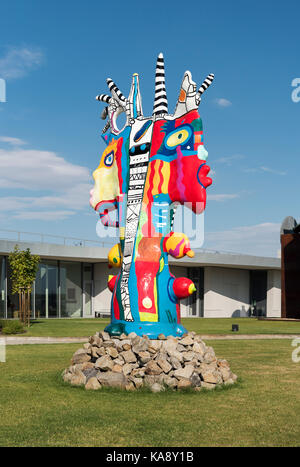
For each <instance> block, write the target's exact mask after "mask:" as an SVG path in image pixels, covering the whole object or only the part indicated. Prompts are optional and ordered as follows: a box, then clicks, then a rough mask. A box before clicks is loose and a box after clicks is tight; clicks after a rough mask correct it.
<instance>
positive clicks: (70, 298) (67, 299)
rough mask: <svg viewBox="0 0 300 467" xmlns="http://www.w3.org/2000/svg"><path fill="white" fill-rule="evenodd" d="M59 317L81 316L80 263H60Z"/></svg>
mask: <svg viewBox="0 0 300 467" xmlns="http://www.w3.org/2000/svg"><path fill="white" fill-rule="evenodd" d="M60 290H61V316H62V317H63V318H80V316H81V315H82V263H73V262H61V263H60Z"/></svg>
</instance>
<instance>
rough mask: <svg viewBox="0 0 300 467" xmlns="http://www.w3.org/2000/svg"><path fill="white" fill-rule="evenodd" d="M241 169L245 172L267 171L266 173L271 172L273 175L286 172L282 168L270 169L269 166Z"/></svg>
mask: <svg viewBox="0 0 300 467" xmlns="http://www.w3.org/2000/svg"><path fill="white" fill-rule="evenodd" d="M243 171H244V172H247V173H257V172H267V173H271V174H274V175H281V176H282V175H286V174H287V172H285V171H284V170H277V169H272V168H271V167H265V166H261V167H251V168H248V169H243Z"/></svg>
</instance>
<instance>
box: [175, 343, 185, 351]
mask: <svg viewBox="0 0 300 467" xmlns="http://www.w3.org/2000/svg"><path fill="white" fill-rule="evenodd" d="M176 350H178V352H185V351H186V348H185V346H184V345H181V344H177V347H176Z"/></svg>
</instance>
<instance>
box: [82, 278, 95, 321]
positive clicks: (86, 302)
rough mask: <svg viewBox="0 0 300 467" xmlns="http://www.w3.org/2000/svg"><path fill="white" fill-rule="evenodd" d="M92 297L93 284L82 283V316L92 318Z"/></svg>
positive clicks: (90, 282) (88, 282)
mask: <svg viewBox="0 0 300 467" xmlns="http://www.w3.org/2000/svg"><path fill="white" fill-rule="evenodd" d="M92 296H93V282H92V281H84V282H83V316H85V317H87V318H89V317H91V316H92V312H93V310H92Z"/></svg>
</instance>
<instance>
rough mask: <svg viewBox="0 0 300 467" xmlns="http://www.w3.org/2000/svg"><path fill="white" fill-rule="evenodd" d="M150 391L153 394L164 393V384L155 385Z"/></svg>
mask: <svg viewBox="0 0 300 467" xmlns="http://www.w3.org/2000/svg"><path fill="white" fill-rule="evenodd" d="M150 389H151V391H152V392H162V391H164V387H163V385H162V384H159V383H154V384H152V386H150Z"/></svg>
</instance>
